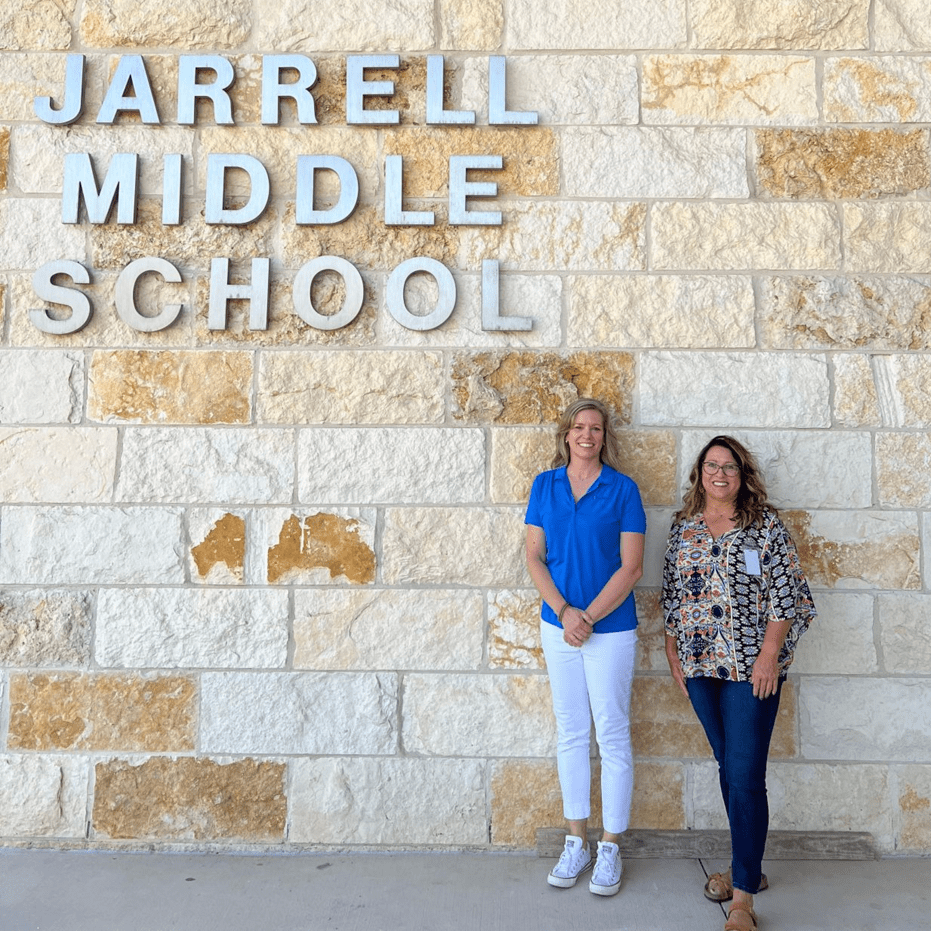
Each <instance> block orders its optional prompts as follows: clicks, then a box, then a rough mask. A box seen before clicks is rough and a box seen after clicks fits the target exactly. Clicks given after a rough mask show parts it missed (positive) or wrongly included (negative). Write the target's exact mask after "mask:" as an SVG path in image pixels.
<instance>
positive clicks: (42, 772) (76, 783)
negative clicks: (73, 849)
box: [0, 753, 90, 839]
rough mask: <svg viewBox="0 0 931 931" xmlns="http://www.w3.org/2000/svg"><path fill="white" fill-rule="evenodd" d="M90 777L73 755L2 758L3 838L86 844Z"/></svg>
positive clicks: (0, 822)
mask: <svg viewBox="0 0 931 931" xmlns="http://www.w3.org/2000/svg"><path fill="white" fill-rule="evenodd" d="M89 772H90V763H89V761H88V760H87V759H85V758H83V757H79V756H74V755H70V754H63V755H54V754H35V753H29V754H12V753H10V754H0V797H2V798H3V805H0V835H2V836H3V837H54V838H59V839H60V838H75V839H78V838H81V839H83V838H84V837H85V820H86V812H87V785H88V781H89Z"/></svg>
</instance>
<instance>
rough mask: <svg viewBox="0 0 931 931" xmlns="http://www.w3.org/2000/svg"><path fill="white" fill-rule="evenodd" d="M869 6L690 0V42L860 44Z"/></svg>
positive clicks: (859, 0) (851, 0) (842, 1)
mask: <svg viewBox="0 0 931 931" xmlns="http://www.w3.org/2000/svg"><path fill="white" fill-rule="evenodd" d="M869 8H870V4H869V0H823V2H820V3H810V2H809V0H692V3H691V4H690V6H689V12H690V20H691V25H692V31H693V33H692V43H693V44H694V45H695V46H697V47H698V48H738V49H750V48H761V49H770V48H778V49H804V48H811V49H857V48H862V49H865V48H867V44H868V42H869Z"/></svg>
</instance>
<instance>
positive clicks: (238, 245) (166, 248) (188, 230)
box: [43, 200, 277, 277]
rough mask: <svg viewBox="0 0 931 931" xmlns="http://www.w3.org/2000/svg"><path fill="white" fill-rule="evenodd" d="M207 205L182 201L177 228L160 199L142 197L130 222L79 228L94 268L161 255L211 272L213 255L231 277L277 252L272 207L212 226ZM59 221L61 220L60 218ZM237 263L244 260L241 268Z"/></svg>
mask: <svg viewBox="0 0 931 931" xmlns="http://www.w3.org/2000/svg"><path fill="white" fill-rule="evenodd" d="M203 209H204V208H203V203H202V202H200V201H194V202H193V203H192V202H190V201H186V202H185V203H184V204H183V205H182V219H183V222H182V223H181V224H179V225H178V226H163V225H162V205H161V203H160V202H159V201H158V200H141V201H140V202H139V208H138V210H137V213H136V222H135V223H134V224H133V225H132V226H120V225H118V224H106V225H102V226H92V227H91V228H90V229H89V230H87V232H86V234H85V231H84V229H83V228H79V232H80V233H81V235H82V237H83V236H84V235H86V236H87V238H88V241H89V243H90V246H89V250H88V252H89V255H90V258H91V262H92V263H93V265H94V267H95V268H96V269H122V268H123V267H124V266H125V265H126V264H127V263H128V262H131V261H133V260H135V259H140V258H144V257H146V256H159V257H161V258H163V259H167V260H168V261H169V262H171V263H172V264H173V265H175V266H177V267H179V269H182V270H184V271H183V274H185V275H187V274H188V273H189V271H188V270H190V269H199V270H201V271H204V272H208V271H209V269H210V260H211V259H214V258H228V259H230V260H231V264H232V268H231V272H230V274H231V275H232V274H233V272H238V271H240V270H241V268H242V269H245V270H246V271H247V272H248V271H249V269H250V268H251V262H252V259H253V258H260V257H262V256H267V255H272V254H274V253H275V252H276V251H277V250H276V247H275V233H276V227H277V218H276V216H275V213H276V208H275V207H274V206H272V207H269V208H268V210H266V211H265V213H264V214H262V216H261V217H259V218H258V219H257V220H254V221H253V222H252V223H249V224H247V225H245V226H230V225H228V224H212V225H208V224H207V223H205V222H204V215H203ZM55 222H56V223H58V222H59V217H58V216H56V217H55ZM82 242H83V239H82ZM45 251H47V250H45ZM45 251H44V252H43V254H45ZM73 251H74V250H72V252H73ZM62 254H63V255H66V254H68V253H67V252H63V253H62ZM237 263H241V267H240V265H239V264H237ZM147 277H152V276H147Z"/></svg>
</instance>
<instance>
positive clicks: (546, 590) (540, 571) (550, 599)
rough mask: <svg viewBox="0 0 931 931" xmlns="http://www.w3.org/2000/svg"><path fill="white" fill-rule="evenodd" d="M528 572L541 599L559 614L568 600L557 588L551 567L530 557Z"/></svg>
mask: <svg viewBox="0 0 931 931" xmlns="http://www.w3.org/2000/svg"><path fill="white" fill-rule="evenodd" d="M527 570H528V571H529V573H530V578H531V580H532V581H533V584H534V587H535V588H536V590H537V591H538V592H539V593H540V597H541V598H542V599H543V600H544V601H545V602H546V603H547V604H548V605H549V606H550V607H551V608H552V609H553V610H554V611H555V612H556V613H557V614H559V611H560V609H561V608H562V606H563V605H564V604H565V603H566V598H565V597H564V596H563V594H562V592H561V591H560V590H559V589H558V588H557V587H556V583H555V582H554V581H553V577H552V576H551V575H550V570H549V566H547V564H546V563H545V562H543V560H541V559H539V558H537V557H528V559H527Z"/></svg>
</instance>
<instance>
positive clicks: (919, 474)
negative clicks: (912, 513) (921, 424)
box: [876, 433, 931, 508]
mask: <svg viewBox="0 0 931 931" xmlns="http://www.w3.org/2000/svg"><path fill="white" fill-rule="evenodd" d="M929 469H931V435H929V434H928V433H880V434H878V435H877V436H876V479H877V484H878V486H879V502H880V504H882V505H885V506H888V507H899V508H925V507H928V506H929V504H931V488H929V486H928V474H929Z"/></svg>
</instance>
